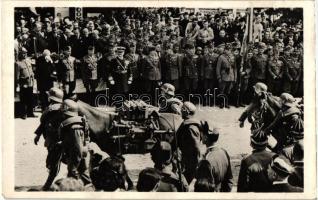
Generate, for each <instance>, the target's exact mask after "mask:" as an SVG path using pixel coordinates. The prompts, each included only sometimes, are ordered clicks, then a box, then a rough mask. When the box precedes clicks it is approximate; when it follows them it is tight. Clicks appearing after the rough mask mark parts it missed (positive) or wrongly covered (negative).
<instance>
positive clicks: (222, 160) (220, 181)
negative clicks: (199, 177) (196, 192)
mask: <svg viewBox="0 0 318 200" xmlns="http://www.w3.org/2000/svg"><path fill="white" fill-rule="evenodd" d="M205 159H206V160H208V161H209V163H210V164H211V167H212V173H213V177H214V181H215V190H216V191H218V192H230V191H231V190H232V186H233V175H232V169H231V162H230V156H229V154H228V153H227V152H226V151H225V150H224V149H222V148H219V147H217V146H212V147H208V149H207V151H206V154H205Z"/></svg>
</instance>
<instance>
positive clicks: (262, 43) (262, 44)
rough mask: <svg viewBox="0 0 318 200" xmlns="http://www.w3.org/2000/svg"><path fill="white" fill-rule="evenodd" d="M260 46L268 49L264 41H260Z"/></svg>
mask: <svg viewBox="0 0 318 200" xmlns="http://www.w3.org/2000/svg"><path fill="white" fill-rule="evenodd" d="M258 48H260V49H266V44H265V43H264V42H260V43H259V44H258Z"/></svg>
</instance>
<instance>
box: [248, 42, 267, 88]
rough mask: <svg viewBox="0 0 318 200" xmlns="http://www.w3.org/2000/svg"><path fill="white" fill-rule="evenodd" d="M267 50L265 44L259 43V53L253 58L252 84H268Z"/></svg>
mask: <svg viewBox="0 0 318 200" xmlns="http://www.w3.org/2000/svg"><path fill="white" fill-rule="evenodd" d="M265 50H266V45H265V43H262V42H261V43H259V45H258V53H257V55H254V56H253V58H252V60H251V61H252V66H253V69H252V72H251V75H252V77H251V78H252V84H255V83H257V82H263V83H266V73H267V69H266V67H267V56H266V55H265V54H264V51H265Z"/></svg>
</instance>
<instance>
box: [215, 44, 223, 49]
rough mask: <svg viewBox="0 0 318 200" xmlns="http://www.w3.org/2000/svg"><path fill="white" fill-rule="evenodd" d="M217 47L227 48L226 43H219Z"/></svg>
mask: <svg viewBox="0 0 318 200" xmlns="http://www.w3.org/2000/svg"><path fill="white" fill-rule="evenodd" d="M216 48H218V49H220V48H225V43H221V44H219V45H218V46H217V47H216Z"/></svg>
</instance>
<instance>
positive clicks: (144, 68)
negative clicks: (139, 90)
mask: <svg viewBox="0 0 318 200" xmlns="http://www.w3.org/2000/svg"><path fill="white" fill-rule="evenodd" d="M148 50H149V54H148V55H147V56H145V57H144V58H143V59H142V61H141V70H140V71H141V77H142V80H143V89H144V90H143V92H145V93H146V94H151V95H152V97H154V96H155V95H154V92H155V89H156V88H157V87H158V86H159V85H160V82H161V63H160V60H159V56H158V53H157V52H156V50H155V47H153V46H150V47H148Z"/></svg>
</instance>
